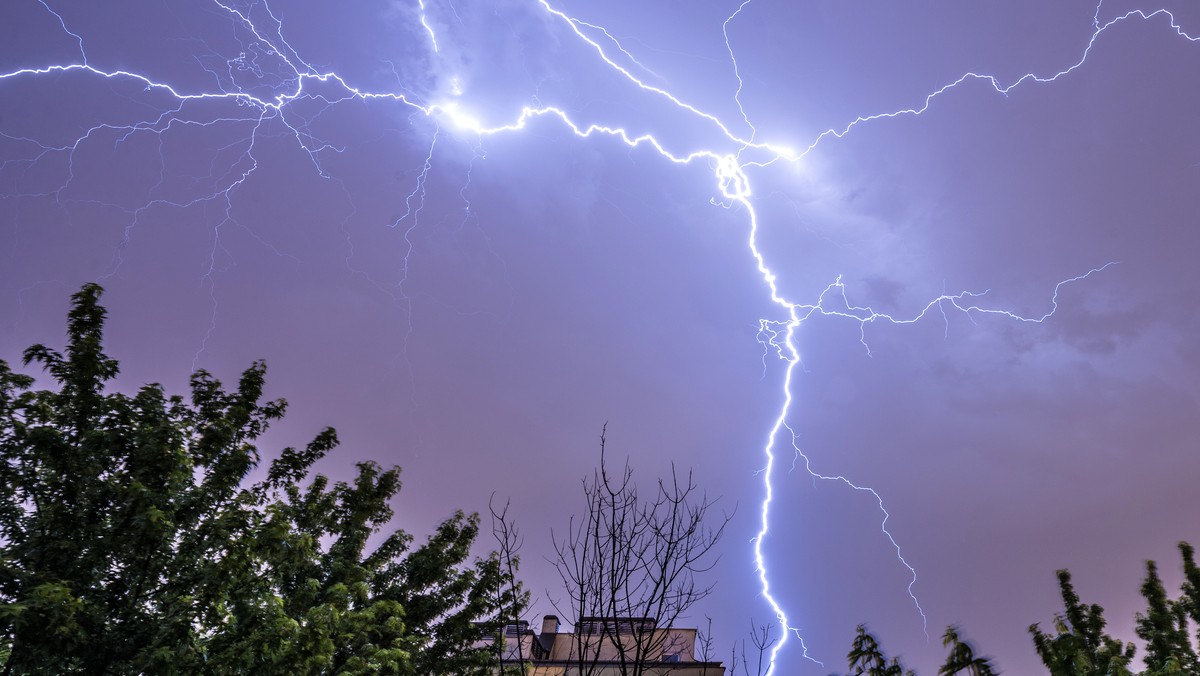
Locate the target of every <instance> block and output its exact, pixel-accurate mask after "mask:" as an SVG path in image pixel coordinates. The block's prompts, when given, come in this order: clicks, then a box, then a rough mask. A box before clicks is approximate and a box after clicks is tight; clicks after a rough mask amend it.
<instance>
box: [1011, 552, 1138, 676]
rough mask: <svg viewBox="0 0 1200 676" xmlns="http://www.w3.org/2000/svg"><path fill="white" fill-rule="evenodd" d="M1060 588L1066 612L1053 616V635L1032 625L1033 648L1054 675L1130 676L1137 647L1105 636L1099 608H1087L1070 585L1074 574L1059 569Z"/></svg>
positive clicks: (1102, 612)
mask: <svg viewBox="0 0 1200 676" xmlns="http://www.w3.org/2000/svg"><path fill="white" fill-rule="evenodd" d="M1057 575H1058V588H1059V592H1060V593H1061V595H1062V600H1063V607H1064V612H1063V613H1061V614H1058V615H1055V616H1054V634H1053V635H1050V634H1046V633H1044V632H1043V631H1042V629H1041V627H1040V626H1039V625H1037V624H1033V625H1030V627H1029V633H1030V634H1031V635H1032V636H1033V646H1034V649H1036V650H1037V653H1038V656H1039V657H1041V658H1042V663H1043V664H1045V665H1046V668H1047V669H1049V670H1050V673H1051V674H1052V676H1065V675H1073V676H1108V675H1111V676H1131V675H1132V672H1131V671H1129V664H1130V662H1131V661H1132V660H1133V657H1134V654H1135V653H1136V651H1137V647H1136V646H1134V645H1133V644H1132V643H1123V642H1122V641H1120V640H1118V639H1115V638H1113V637H1111V636H1109V635H1108V634H1106V633H1104V627H1105V624H1106V620H1105V619H1104V609H1103V608H1101V607H1100V606H1099V605H1096V604H1092V605H1090V606H1089V605H1085V604H1084V603H1083V602H1082V601H1080V600H1079V595H1078V594H1076V593H1075V588H1074V586H1072V585H1071V573H1070V571H1067V570H1060V571H1058V573H1057Z"/></svg>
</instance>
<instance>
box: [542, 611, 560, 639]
mask: <svg viewBox="0 0 1200 676" xmlns="http://www.w3.org/2000/svg"><path fill="white" fill-rule="evenodd" d="M558 627H559V625H558V616H557V615H543V616H542V635H543V636H544V635H546V634H557V633H558Z"/></svg>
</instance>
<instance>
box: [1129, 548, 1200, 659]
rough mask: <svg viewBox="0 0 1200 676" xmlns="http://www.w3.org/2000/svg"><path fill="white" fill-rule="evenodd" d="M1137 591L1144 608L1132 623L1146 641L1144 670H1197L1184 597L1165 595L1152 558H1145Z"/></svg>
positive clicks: (1139, 636)
mask: <svg viewBox="0 0 1200 676" xmlns="http://www.w3.org/2000/svg"><path fill="white" fill-rule="evenodd" d="M1185 565H1186V552H1185ZM1141 592H1142V596H1143V597H1144V598H1145V599H1146V605H1147V608H1146V611H1145V612H1144V613H1142V612H1139V613H1138V614H1137V619H1136V625H1135V626H1136V631H1137V635H1138V638H1140V639H1142V640H1143V641H1145V642H1146V658H1145V659H1146V673H1147V674H1148V675H1153V676H1157V675H1158V674H1176V673H1187V674H1195V673H1197V671H1200V661H1198V660H1197V657H1196V651H1195V649H1193V648H1192V644H1191V638H1190V636H1189V635H1188V611H1187V603H1186V597H1185V599H1181V600H1179V601H1175V600H1172V599H1170V598H1168V597H1167V592H1166V590H1165V589H1163V585H1162V580H1161V579H1159V577H1158V566H1157V565H1156V564H1155V563H1154V562H1153V561H1147V562H1146V579H1145V580H1144V581H1143V582H1142V587H1141Z"/></svg>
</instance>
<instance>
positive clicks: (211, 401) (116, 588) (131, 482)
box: [0, 285, 507, 675]
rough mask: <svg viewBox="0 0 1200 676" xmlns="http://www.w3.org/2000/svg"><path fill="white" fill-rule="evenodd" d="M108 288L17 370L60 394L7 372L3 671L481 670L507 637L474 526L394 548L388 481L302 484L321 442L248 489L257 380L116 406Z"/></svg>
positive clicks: (1, 489)
mask: <svg viewBox="0 0 1200 676" xmlns="http://www.w3.org/2000/svg"><path fill="white" fill-rule="evenodd" d="M100 294H101V288H100V287H99V286H97V285H87V286H85V287H83V289H82V290H80V291H79V292H78V293H76V294H75V295H74V296H73V304H72V308H71V310H70V312H69V314H68V318H67V319H68V322H67V347H66V350H65V352H62V353H60V352H58V351H55V350H53V349H50V348H48V347H45V346H43V345H35V346H33V347H31V348H29V349H28V350H26V351H25V354H24V362H25V364H26V365H29V364H36V365H38V366H40V367H42V368H43V369H44V370H45V372H46V373H47V374H48V375H49V379H50V380H51V381H52V382H53V385H54V387H53V388H51V389H44V390H34V389H32V388H33V386H34V384H35V381H34V379H33V378H31V377H30V376H28V375H23V374H20V373H16V372H14V371H12V370H11V369H10V367H9V365H8V364H7V363H6V362H4V361H2V360H0V659H2V660H3V662H0V664H2V668H0V673H2V674H4V675H8V674H25V673H59V674H136V673H163V674H171V673H189V674H190V673H209V674H227V673H262V674H326V673H330V674H332V673H340V674H341V673H344V674H354V673H379V674H429V673H450V672H453V673H459V674H468V673H483V672H485V671H486V669H487V668H489V665H490V664H491V656H490V655H489V653H488V652H487V651H486V650H480V649H476V648H473V644H476V643H477V642H478V641H479V639H481V638H482V637H483V636H485V635H487V634H489V633H491V632H494V631H495V630H496V629H497V628H498V627H499V625H500V622H501V620H499V619H498V618H497V609H498V607H497V598H498V597H497V589H499V588H501V585H502V584H503V583H504V582H505V577H506V575H507V573H506V572H505V571H503V570H501V567H500V565H499V561H498V560H497V559H496V558H495V557H494V556H493V557H490V558H486V559H472V558H471V554H470V549H471V546H472V543H473V542H474V540H475V538H476V535H477V534H478V525H479V524H478V518H477V516H474V515H471V516H468V515H465V514H462V513H461V512H460V513H457V514H455V515H453V516H452V517H451V518H449V519H447V520H446V521H445V522H444V523H442V524H441V526H440V527H439V528H438V529H437V531H436V533H434V534H433V535H432V536H431V537H430V538H429V540H428V541H427V542H426V543H425V544H423V545H421V546H419V547H415V548H414V547H413V538H412V537H410V536H409V535H407V534H405V533H404V532H402V531H394V532H391V533H390V534H388V535H386V537H383V538H382V541H381V542H379V544H377V545H376V546H374V547H372V546H371V542H372V541H373V537H372V536H373V535H374V534H375V533H377V532H378V531H380V530H381V529H383V528H384V526H385V525H386V524H387V522H388V521H389V520H390V518H391V516H392V510H391V508H390V507H389V502H390V501H391V498H392V497H393V496H394V495H395V494H396V492H397V491H398V490H399V489H400V478H399V469H398V468H395V467H393V468H390V469H384V468H381V467H380V466H378V465H376V464H375V463H371V462H362V463H358V465H357V474H356V476H355V478H354V479H353V480H351V481H347V482H341V481H339V482H332V483H331V482H330V481H329V480H328V479H327V478H326V477H325V476H322V475H319V474H317V475H314V474H312V472H311V471H310V470H311V468H312V465H313V463H315V462H316V461H317V460H319V459H320V458H322V457H324V456H325V455H326V454H328V453H329V452H330V451H332V450H333V449H334V447H335V446H336V445H337V435H336V433H335V432H334V430H332V429H326V430H324V431H322V432H321V433H320V434H318V435H317V436H316V438H315V439H314V440H313V441H312V442H311V443H309V444H308V445H307V446H306V447H305V448H302V449H296V448H286V449H284V450H283V451H282V453H280V454H279V457H278V458H276V459H275V460H273V461H272V462H271V463H270V464H269V466H268V467H267V471H266V474H265V478H263V479H261V480H259V481H257V482H251V481H250V480H249V477H250V476H251V473H252V472H253V471H254V470H255V469H256V468H257V467H258V465H259V461H260V455H259V450H258V447H257V446H256V442H257V440H258V439H259V438H260V437H261V435H262V434H263V433H264V432H265V431H266V430H267V428H268V426H269V425H270V424H271V423H272V422H273V421H275V420H278V419H279V418H281V417H282V416H283V414H284V411H285V409H286V404H285V402H284V401H282V400H276V401H263V388H264V382H265V374H266V367H265V365H264V364H263V363H262V362H255V363H254V364H252V365H251V366H250V368H248V369H247V370H246V371H245V372H244V373H243V374H242V376H241V379H240V380H239V382H238V384H237V387H236V388H234V389H232V390H226V389H225V388H224V387H223V386H222V385H221V383H220V382H218V381H217V380H216V379H215V378H213V377H212V376H211V375H209V374H208V373H206V372H204V371H197V372H196V373H194V374H193V375H192V377H191V393H190V398H189V399H188V400H185V399H184V398H183V397H180V396H168V395H167V394H166V393H164V391H163V388H162V387H161V386H159V385H156V384H151V385H146V386H144V387H142V388H141V389H140V390H138V391H137V392H136V394H133V395H126V394H122V393H119V392H110V391H108V389H107V385H108V383H109V382H110V381H111V380H112V379H113V378H114V377H115V376H116V375H117V373H118V370H119V368H118V364H117V362H116V361H115V360H113V359H111V358H109V357H108V356H106V355H105V354H104V352H103V350H102V338H103V328H104V320H105V310H104V308H103V307H102V306H101V305H100V304H99V298H100Z"/></svg>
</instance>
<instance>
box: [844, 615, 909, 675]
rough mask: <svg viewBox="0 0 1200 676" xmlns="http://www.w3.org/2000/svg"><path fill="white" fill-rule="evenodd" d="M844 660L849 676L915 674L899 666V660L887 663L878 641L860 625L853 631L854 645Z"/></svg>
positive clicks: (894, 659)
mask: <svg viewBox="0 0 1200 676" xmlns="http://www.w3.org/2000/svg"><path fill="white" fill-rule="evenodd" d="M846 660H847V661H848V663H849V666H850V675H851V676H861V675H865V676H915V672H913V671H910V670H908V669H905V668H904V666H903V665H902V664H900V659H899V658H895V657H893V658H892V659H891V660H890V661H889V660H888V659H887V656H886V655H885V654H884V653H883V649H882V648H881V647H880V645H879V641H878V640H877V639H876V638H875V636H873V635H872V634H871V632H869V631H867V628H866V626H864V625H861V624H860V625H858V628H857V630H856V631H855V635H854V644H853V646H852V647H851V648H850V652H849V653H848V654H847V655H846Z"/></svg>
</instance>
